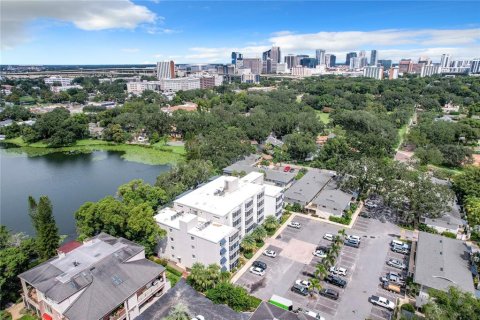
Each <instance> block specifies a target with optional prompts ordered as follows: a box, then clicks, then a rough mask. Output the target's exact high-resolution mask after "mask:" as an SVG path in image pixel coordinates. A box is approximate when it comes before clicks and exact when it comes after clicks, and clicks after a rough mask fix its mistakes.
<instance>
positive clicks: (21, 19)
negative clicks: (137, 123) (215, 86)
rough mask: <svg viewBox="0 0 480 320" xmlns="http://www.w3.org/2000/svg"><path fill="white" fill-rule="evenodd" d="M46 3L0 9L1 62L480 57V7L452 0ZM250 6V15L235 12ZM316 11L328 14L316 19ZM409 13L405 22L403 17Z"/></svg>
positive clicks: (10, 4)
mask: <svg viewBox="0 0 480 320" xmlns="http://www.w3.org/2000/svg"><path fill="white" fill-rule="evenodd" d="M67 3H68V4H67ZM51 4H52V3H51V2H43V3H42V2H36V3H35V5H33V4H32V3H30V2H29V5H28V6H24V5H22V3H19V2H15V1H11V0H6V1H3V2H2V11H3V13H4V14H3V17H2V38H3V40H2V51H1V56H2V64H107V63H108V64H143V63H148V64H150V63H156V62H157V61H163V60H175V62H176V63H228V62H230V61H231V52H232V51H238V52H241V53H243V55H244V57H245V58H256V57H261V56H262V52H265V51H267V50H269V49H270V48H271V47H272V46H279V47H280V48H281V50H282V57H283V56H286V55H287V54H290V53H291V54H308V55H310V56H311V57H315V49H319V48H321V49H324V50H325V51H326V53H329V54H334V55H335V56H336V57H337V63H343V62H344V61H345V55H346V53H348V52H350V51H360V50H365V51H367V52H369V51H370V50H372V49H375V50H378V57H377V59H379V60H381V59H392V60H394V61H398V60H400V59H401V58H407V59H408V58H411V59H418V58H419V57H420V56H428V57H430V58H431V59H432V60H434V61H437V60H438V61H439V60H440V56H441V54H444V53H448V54H450V55H451V56H452V57H455V58H457V59H463V58H474V57H476V55H478V52H480V28H479V26H480V24H479V23H478V18H476V17H475V14H474V12H476V11H478V10H475V7H479V9H480V4H479V3H474V2H469V3H468V5H469V6H470V7H471V8H472V10H467V11H465V10H458V8H460V7H462V6H461V5H460V4H459V3H458V2H442V6H438V5H436V4H435V3H414V4H413V3H396V2H388V3H382V6H381V8H379V6H377V5H376V3H375V2H371V3H363V4H360V3H356V2H340V3H335V4H334V3H329V2H326V3H319V2H297V1H289V2H275V3H272V2H268V3H263V2H261V3H252V2H244V1H236V2H234V1H229V2H227V3H217V2H200V3H199V2H181V3H178V2H160V3H156V2H155V1H151V2H146V1H141V2H140V1H129V0H119V1H115V2H114V3H112V2H109V5H105V2H75V3H73V2H65V4H64V8H63V9H60V8H58V5H57V6H52V5H51ZM247 4H248V8H250V9H255V10H250V9H248V10H241V8H242V7H245V9H247V8H246V6H247ZM65 8H67V9H69V10H65ZM233 8H235V9H236V10H233V11H232V9H233ZM307 8H308V10H306V9H307ZM317 8H318V9H319V8H322V11H321V12H326V13H328V12H331V13H332V14H324V15H320V19H319V17H318V12H320V11H318V10H316V9H317ZM455 8H456V10H455ZM406 9H408V10H409V11H408V19H405V18H402V17H401V16H402V15H401V14H399V13H401V12H406V11H405V10H406ZM179 10H180V12H181V14H179V13H178V11H179ZM67 11H69V12H67ZM70 12H75V15H72V14H71V13H70ZM227 13H228V14H227ZM445 15H448V20H449V23H448V26H449V28H448V29H445V28H444V26H445ZM300 17H301V19H300ZM374 17H377V19H374ZM248 21H251V22H253V21H255V23H251V24H250V25H249V24H248ZM218 25H226V26H228V28H218ZM85 51H87V52H94V53H95V54H88V55H87V54H85ZM282 59H283V58H282Z"/></svg>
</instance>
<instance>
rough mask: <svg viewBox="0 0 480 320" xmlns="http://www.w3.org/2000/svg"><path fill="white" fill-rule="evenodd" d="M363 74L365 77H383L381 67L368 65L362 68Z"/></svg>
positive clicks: (380, 78)
mask: <svg viewBox="0 0 480 320" xmlns="http://www.w3.org/2000/svg"><path fill="white" fill-rule="evenodd" d="M363 76H364V77H366V78H374V79H377V80H382V79H383V67H376V66H369V67H365V68H364V69H363Z"/></svg>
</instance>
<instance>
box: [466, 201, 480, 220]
mask: <svg viewBox="0 0 480 320" xmlns="http://www.w3.org/2000/svg"><path fill="white" fill-rule="evenodd" d="M464 202H465V211H466V212H467V221H468V224H469V225H470V226H471V227H475V226H479V225H480V198H479V197H474V196H467V197H466V198H465V201H464Z"/></svg>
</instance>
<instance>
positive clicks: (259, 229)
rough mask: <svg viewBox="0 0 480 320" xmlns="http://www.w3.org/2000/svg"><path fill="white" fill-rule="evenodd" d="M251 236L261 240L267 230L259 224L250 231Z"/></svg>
mask: <svg viewBox="0 0 480 320" xmlns="http://www.w3.org/2000/svg"><path fill="white" fill-rule="evenodd" d="M252 237H253V238H254V239H255V241H257V242H261V241H263V239H265V238H266V237H267V230H265V228H264V227H263V226H262V225H260V226H258V227H256V228H255V229H254V230H253V231H252Z"/></svg>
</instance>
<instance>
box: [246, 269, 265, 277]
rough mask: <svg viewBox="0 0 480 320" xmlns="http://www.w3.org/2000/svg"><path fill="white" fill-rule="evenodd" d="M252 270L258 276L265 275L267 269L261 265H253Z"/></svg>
mask: <svg viewBox="0 0 480 320" xmlns="http://www.w3.org/2000/svg"><path fill="white" fill-rule="evenodd" d="M250 272H251V273H253V274H256V275H257V276H263V275H265V269H262V268H259V267H251V268H250Z"/></svg>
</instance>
